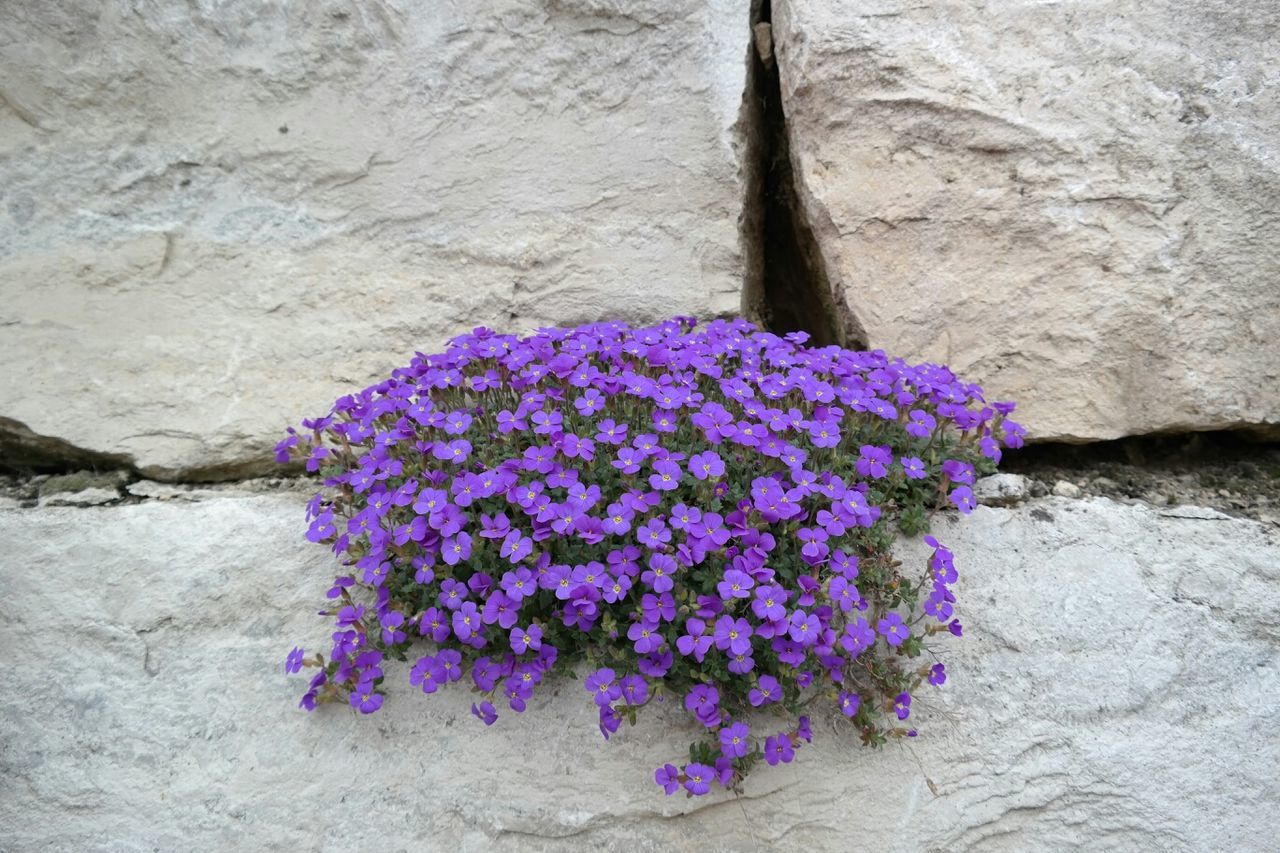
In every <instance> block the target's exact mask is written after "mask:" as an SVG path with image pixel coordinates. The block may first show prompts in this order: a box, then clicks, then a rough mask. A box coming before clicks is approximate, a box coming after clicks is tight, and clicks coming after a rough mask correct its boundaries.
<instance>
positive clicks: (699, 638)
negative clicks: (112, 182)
mask: <svg viewBox="0 0 1280 853" xmlns="http://www.w3.org/2000/svg"><path fill="white" fill-rule="evenodd" d="M806 339H807V338H806V336H805V335H804V333H792V334H789V335H787V336H785V337H780V336H778V335H774V334H771V333H767V332H763V331H759V330H757V329H756V328H755V327H753V326H752V325H751V324H749V323H747V322H746V321H743V320H732V321H729V320H716V321H713V322H709V323H705V324H703V325H698V324H697V323H696V322H695V321H694V320H693V319H691V318H685V317H678V318H675V319H672V320H670V321H667V322H665V323H662V324H660V325H657V326H653V327H650V328H641V329H632V328H630V327H628V326H627V325H625V324H622V323H602V324H594V325H586V326H581V327H578V328H572V329H545V330H541V331H539V332H538V333H537V334H534V335H532V336H530V337H526V338H519V337H515V336H511V335H502V334H497V333H495V332H492V331H489V330H486V329H477V330H475V331H474V332H473V333H471V334H467V335H462V336H460V337H458V338H455V339H454V340H453V341H451V342H450V344H449V347H448V349H447V351H446V352H444V353H442V354H438V355H423V354H421V353H419V354H418V355H417V357H416V358H414V360H413V362H412V363H411V364H410V365H409V366H408V367H405V368H402V369H399V370H396V371H395V372H394V373H393V374H392V376H391V377H390V378H389V379H387V380H385V381H383V382H380V383H378V384H376V385H374V386H372V387H370V388H367V389H365V390H364V391H362V392H360V393H359V394H354V395H350V396H346V397H343V398H341V399H339V400H338V401H337V403H336V404H335V405H334V407H333V409H332V411H331V412H330V414H328V415H327V416H325V417H322V418H317V419H314V420H307V421H304V422H303V424H302V427H303V428H302V430H301V431H295V430H292V429H291V430H290V431H289V434H288V436H287V437H286V438H285V439H284V440H283V441H282V442H281V443H280V444H279V446H278V447H277V456H278V458H279V459H280V460H281V461H288V460H290V459H303V460H305V463H306V467H307V469H308V470H309V471H312V472H319V473H320V475H321V476H322V477H323V482H324V490H323V491H322V492H321V493H320V494H317V495H316V496H315V497H314V498H313V499H312V500H311V502H310V504H309V505H308V510H307V517H308V522H309V527H308V530H307V538H308V539H310V540H311V541H313V542H320V543H325V544H327V545H329V546H330V547H331V548H332V550H333V551H334V553H335V554H337V555H338V557H339V558H340V560H341V562H342V564H343V566H344V567H345V572H344V574H343V575H342V576H340V577H338V578H337V579H336V580H335V582H334V584H333V587H332V589H330V590H329V593H328V596H329V599H330V600H331V601H332V604H331V606H330V607H329V608H328V609H327V610H326V611H325V614H326V615H328V616H331V617H333V618H334V620H335V623H336V630H335V632H334V633H333V646H332V649H331V650H330V651H329V653H328V656H327V658H326V656H325V655H323V654H312V655H306V654H305V653H304V652H303V651H302V650H300V649H294V650H293V652H292V653H290V655H289V656H288V660H287V662H286V664H285V668H286V671H288V672H297V671H299V670H300V669H301V668H303V667H304V666H306V667H312V668H315V669H317V670H318V671H317V673H316V674H315V676H314V677H313V678H312V679H311V683H310V686H309V688H308V690H307V691H306V694H305V695H304V696H303V698H302V703H301V704H302V706H303V707H304V708H307V709H308V710H311V709H313V708H314V707H315V706H316V705H317V704H319V703H323V702H347V703H350V705H351V706H353V707H354V708H356V709H358V710H359V711H360V712H362V713H366V714H368V713H373V712H375V711H377V710H378V709H379V708H380V707H381V706H382V703H383V692H382V684H383V681H384V678H385V677H386V676H385V673H384V670H383V666H384V664H387V663H388V660H389V659H396V660H402V661H407V660H408V658H407V654H408V652H409V650H410V649H411V647H413V646H415V645H417V644H419V643H424V644H425V647H424V648H423V649H422V650H423V651H426V652H427V653H426V654H422V655H421V656H420V657H417V658H416V660H414V662H413V663H412V665H411V667H410V670H409V681H410V683H411V684H412V685H414V686H416V687H418V688H420V689H421V690H422V692H424V693H434V692H436V691H437V690H439V689H440V688H442V687H444V686H446V685H449V684H451V683H453V682H458V681H464V680H465V681H467V682H469V683H470V685H471V687H472V689H473V691H474V692H475V693H476V694H477V695H476V700H475V702H474V703H473V704H472V713H473V714H474V715H475V716H476V717H477V718H478V719H479V720H480V721H481V722H482V723H483V724H484V725H486V726H488V725H492V724H493V723H494V722H495V721H496V720H497V719H498V717H499V713H500V710H499V709H504V710H505V709H509V710H510V711H512V712H515V713H520V712H523V711H524V710H525V709H526V708H528V707H529V705H530V702H531V700H532V699H533V697H534V695H535V693H536V692H537V690H538V687H539V685H541V684H543V683H544V682H545V681H546V679H547V678H548V677H549V676H552V675H554V674H558V673H569V672H571V667H573V666H575V665H577V666H579V667H581V666H585V667H586V668H587V669H588V670H589V674H587V675H586V677H585V679H584V681H583V686H584V687H585V690H586V692H587V694H588V695H589V696H590V697H591V700H592V701H594V703H595V705H596V706H597V707H598V709H599V721H600V731H601V733H602V734H603V735H604V737H605V738H606V739H607V738H608V737H609V736H610V735H611V734H612V733H613V732H615V731H617V729H618V727H619V725H620V724H621V722H622V721H623V720H624V719H626V720H628V721H629V722H631V723H634V722H635V719H636V713H637V711H638V710H639V709H640V708H642V707H644V706H645V705H647V704H649V703H651V702H655V701H664V700H666V699H667V698H671V699H672V700H673V701H675V702H676V703H679V704H681V705H682V706H683V707H684V708H685V709H686V710H687V711H688V712H689V713H690V714H691V715H692V716H693V718H694V719H696V720H697V723H698V724H700V725H701V726H703V727H705V729H706V736H705V738H704V739H702V740H701V741H699V742H697V743H694V744H693V745H692V746H691V747H690V755H689V759H688V761H687V762H683V763H682V765H680V766H677V765H675V764H666V765H664V766H663V767H660V768H658V770H657V772H656V773H655V780H656V781H657V783H658V785H660V786H661V787H662V788H663V789H664V790H665V791H666V792H667V793H668V794H670V793H674V792H676V791H677V790H680V789H684V790H685V791H687V792H688V793H689V794H692V795H701V794H705V793H707V792H708V791H709V790H710V788H711V785H712V784H713V783H715V784H718V785H721V786H724V787H734V786H736V785H737V783H738V782H739V781H740V780H741V779H742V778H743V776H744V774H745V773H746V772H747V771H748V770H749V769H750V768H751V767H752V765H753V764H755V763H757V762H758V761H759V760H760V759H763V760H764V761H765V762H766V763H768V764H771V765H773V764H778V763H780V762H781V763H787V762H790V761H792V760H793V759H794V758H795V755H796V751H797V750H798V749H800V748H801V747H802V746H803V745H805V744H808V743H810V742H811V740H812V737H813V733H812V729H811V727H810V724H809V719H808V717H807V716H805V714H804V713H803V711H804V710H805V707H806V706H807V705H808V704H809V703H811V702H812V700H813V699H815V698H819V699H821V698H825V699H826V700H828V701H830V702H831V703H832V705H833V706H834V708H835V709H838V713H839V714H840V715H842V716H843V717H844V718H846V719H847V721H848V724H849V725H850V727H851V730H852V731H853V732H856V733H857V735H858V736H859V737H860V738H861V740H862V741H863V742H864V743H867V744H870V745H879V744H881V743H884V742H885V741H886V740H887V739H888V738H890V737H903V736H914V734H915V731H914V729H910V728H906V727H904V725H903V724H904V723H905V722H906V721H907V720H908V719H909V718H910V715H911V712H912V697H913V695H914V694H915V693H916V691H917V690H918V689H919V688H920V687H921V685H922V684H924V683H926V682H927V683H929V684H930V685H934V686H938V685H941V684H942V683H943V682H944V681H945V680H946V673H945V670H944V668H943V665H942V664H941V663H921V662H919V660H918V659H920V658H921V656H922V653H923V652H925V651H926V646H925V642H926V640H927V639H928V638H929V637H931V636H933V635H944V636H945V635H955V636H959V635H960V634H961V627H960V623H959V622H958V621H957V620H956V619H955V618H954V614H953V608H954V604H955V596H954V594H953V591H952V587H953V585H954V584H955V582H956V578H957V574H956V568H955V566H954V564H953V560H952V555H951V552H950V551H948V550H947V549H946V548H945V547H943V545H942V544H940V543H939V542H938V541H937V540H936V539H934V538H933V537H931V536H925V537H924V539H925V541H926V543H927V544H928V545H929V546H930V547H931V548H932V556H931V558H930V559H929V560H928V564H927V565H926V566H924V567H921V569H920V570H919V572H918V576H917V575H916V574H913V575H912V576H906V575H904V574H903V573H902V572H901V571H900V570H901V568H902V567H901V565H900V564H899V562H897V561H896V560H895V559H894V558H893V556H892V554H891V546H892V544H893V542H894V539H895V537H896V535H897V533H898V532H899V531H902V532H904V533H905V534H907V535H918V534H920V533H923V532H924V531H925V530H926V529H927V516H926V512H927V511H928V510H929V509H931V508H934V507H938V506H954V507H955V508H957V509H958V510H959V511H960V512H964V513H967V512H969V511H971V510H972V509H973V507H974V503H975V501H974V494H973V491H972V489H971V488H970V487H971V486H972V484H973V483H974V479H975V477H976V476H977V475H978V474H980V473H984V472H987V471H990V470H993V469H994V466H995V463H996V462H998V461H999V459H1000V453H1001V448H1002V447H1018V446H1020V445H1021V442H1022V435H1023V429H1022V427H1020V426H1019V425H1018V424H1016V423H1014V422H1013V421H1011V420H1008V417H1007V416H1008V415H1009V414H1010V413H1011V412H1012V410H1013V405H1012V404H1010V403H991V404H990V405H988V404H987V403H986V402H985V401H984V399H983V397H982V394H981V389H979V388H978V387H977V386H975V385H971V384H967V383H964V382H962V381H960V380H959V379H957V378H956V377H955V376H954V375H953V374H952V373H951V372H950V371H949V370H948V369H946V368H945V367H939V366H936V365H931V364H920V365H909V364H906V363H905V362H903V361H901V360H899V359H890V358H888V357H887V356H886V355H885V354H884V353H882V352H879V351H875V352H851V351H848V350H845V349H841V348H839V347H834V346H828V347H822V348H808V347H806V346H804V343H805V341H806ZM762 720H763V721H767V720H773V721H774V723H773V725H772V726H771V727H765V723H763V722H762ZM752 725H754V726H755V731H753V729H752ZM761 734H763V735H764V736H763V737H762V736H760V735H761Z"/></svg>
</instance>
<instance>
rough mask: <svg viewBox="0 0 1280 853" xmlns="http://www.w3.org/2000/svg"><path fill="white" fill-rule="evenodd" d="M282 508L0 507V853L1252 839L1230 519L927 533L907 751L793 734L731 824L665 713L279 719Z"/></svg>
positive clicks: (1278, 665) (1268, 585) (284, 596)
mask: <svg viewBox="0 0 1280 853" xmlns="http://www.w3.org/2000/svg"><path fill="white" fill-rule="evenodd" d="M302 503H303V502H302V500H300V499H299V498H298V497H297V496H287V497H286V496H258V497H233V498H228V497H222V498H211V499H208V500H205V501H202V502H200V503H177V502H168V503H162V502H159V501H148V502H144V503H139V504H133V505H123V506H118V507H111V508H103V509H31V510H23V511H19V512H5V513H0V539H2V540H3V541H4V542H5V543H6V554H5V560H4V562H3V564H2V565H3V569H2V570H0V571H2V572H3V583H4V588H5V595H4V596H2V597H0V648H4V649H7V650H10V652H11V656H12V655H14V654H16V655H18V656H19V658H18V660H19V662H20V665H15V666H12V667H10V668H9V672H8V674H9V683H8V684H7V685H6V689H5V690H4V691H2V692H0V768H3V770H2V772H0V830H2V831H3V837H4V839H5V842H4V845H5V848H6V849H7V850H13V851H29V850H154V849H161V850H187V849H192V850H224V849H253V850H279V851H298V850H338V849H352V848H353V847H367V846H371V845H372V846H376V847H377V848H378V849H385V850H410V849H436V848H439V849H450V850H462V851H470V850H475V851H480V850H486V851H487V850H513V851H515V850H520V851H523V850H566V851H568V850H583V849H625V850H708V849H715V850H766V849H806V850H832V851H847V850H849V849H850V848H851V846H857V847H859V848H862V847H865V848H867V849H880V850H884V849H888V850H897V851H915V850H956V851H964V850H1010V851H1021V850H1032V849H1054V850H1061V849H1090V850H1157V849H1158V850H1195V851H1199V850H1228V849H1262V848H1264V847H1265V839H1268V838H1270V837H1271V833H1272V830H1273V828H1274V827H1275V826H1276V825H1280V780H1278V778H1277V776H1276V773H1275V768H1276V767H1277V766H1278V765H1280V740H1277V739H1276V737H1275V733H1276V731H1277V730H1280V702H1277V701H1276V698H1277V696H1278V695H1280V597H1277V596H1276V595H1275V594H1274V592H1275V589H1276V585H1277V584H1278V583H1280V542H1277V540H1276V539H1275V538H1274V533H1272V534H1268V533H1267V530H1266V529H1264V527H1263V526H1262V525H1260V524H1258V523H1255V522H1248V521H1239V520H1218V521H1202V520H1197V519H1190V518H1169V517H1166V516H1163V515H1160V514H1158V513H1157V512H1155V511H1154V510H1152V509H1150V508H1148V507H1144V506H1125V505H1121V504H1117V503H1113V502H1111V501H1108V500H1105V499H1089V500H1083V501H1064V500H1059V499H1052V498H1051V499H1047V500H1038V501H1033V502H1031V503H1029V504H1026V505H1023V506H1021V507H1018V508H1016V509H993V508H989V507H979V508H978V509H977V510H975V511H974V512H973V513H972V515H970V516H968V517H964V518H959V517H956V516H954V515H952V516H950V517H946V518H940V519H939V520H938V521H937V523H936V524H935V528H934V532H935V534H936V535H937V536H938V537H939V538H940V539H941V540H942V541H943V542H945V543H947V544H949V545H950V546H951V547H952V548H953V549H954V550H955V552H956V562H957V566H958V568H959V571H960V581H959V585H958V588H957V594H958V596H959V611H958V615H959V617H960V618H961V620H962V621H963V623H964V626H965V636H964V638H963V639H960V640H956V639H952V638H949V637H948V638H946V639H944V640H943V641H940V642H939V643H938V645H939V647H940V650H941V652H942V654H943V658H944V659H945V660H946V662H947V663H948V670H949V673H950V677H949V680H948V682H947V684H946V685H945V687H943V688H942V689H940V690H936V691H928V692H922V693H921V695H920V696H919V697H918V698H917V700H916V702H915V703H914V705H913V714H912V721H913V722H914V723H916V724H917V725H918V726H919V729H920V732H921V734H920V737H919V738H917V739H915V740H914V741H911V742H910V743H909V744H905V745H892V746H890V747H887V748H885V749H883V750H880V751H877V752H873V751H869V750H866V749H864V748H862V747H860V746H858V745H856V744H855V743H854V740H853V738H852V737H851V736H850V735H849V733H848V732H847V730H839V732H838V731H837V730H836V729H835V728H834V726H833V719H832V717H831V716H830V715H829V714H826V713H817V714H816V715H815V730H816V742H815V744H814V745H813V746H812V747H806V748H805V749H804V750H802V751H801V753H800V755H799V757H798V760H797V761H796V763H794V764H793V765H790V766H781V767H777V768H770V767H767V766H761V767H760V769H759V770H758V771H757V772H756V773H754V774H753V775H752V776H751V778H750V779H749V780H748V783H747V785H746V793H745V796H744V798H743V799H742V800H741V801H738V802H734V801H733V798H732V797H731V796H728V795H724V794H716V795H713V796H711V797H708V798H705V799H702V800H693V801H690V800H686V799H684V798H683V797H674V798H666V797H664V796H663V795H662V793H661V791H660V790H658V789H657V788H655V787H654V786H653V784H652V781H651V778H650V774H651V773H652V770H653V768H654V767H655V766H657V765H659V764H661V763H664V762H666V761H669V760H674V759H678V758H679V756H680V754H681V752H682V750H684V749H687V744H688V743H689V741H691V740H692V739H693V738H694V737H695V735H696V734H697V731H696V730H697V728H698V727H697V725H696V723H695V724H693V725H690V723H691V720H690V719H689V718H688V717H687V716H686V715H685V714H684V713H683V712H682V711H674V710H673V709H667V710H662V709H659V710H658V712H657V713H655V714H653V715H649V714H646V715H644V718H643V719H642V722H641V724H640V725H639V726H637V727H636V728H634V729H631V728H626V727H624V728H623V730H622V731H620V732H619V734H618V735H616V736H615V737H614V739H613V740H612V741H611V742H609V743H605V742H603V741H602V740H601V738H600V735H599V733H598V731H597V730H596V720H595V711H594V706H593V705H592V704H591V702H590V698H589V697H588V696H587V694H586V693H584V692H583V690H582V688H581V685H580V684H577V683H562V684H559V685H556V684H551V685H546V686H545V687H544V689H543V691H542V693H541V694H540V695H539V696H537V697H536V698H535V699H534V700H533V702H532V703H531V708H530V711H529V713H527V714H526V715H524V716H522V717H517V716H515V715H513V714H506V715H504V716H503V718H502V719H500V720H499V722H498V723H497V724H496V725H495V726H493V727H492V728H491V729H485V728H484V727H483V726H481V724H480V723H479V722H478V721H477V720H475V719H474V718H472V717H471V716H470V714H469V713H468V707H469V705H470V702H471V696H470V694H468V693H467V692H466V691H465V690H449V691H444V692H442V693H440V694H437V695H435V696H432V697H424V696H422V695H421V694H420V693H417V692H416V691H415V690H413V689H412V688H411V687H410V686H409V685H408V684H407V673H408V666H407V665H397V666H395V667H394V668H393V669H392V670H391V672H390V678H389V682H390V684H391V685H392V687H391V693H392V695H391V696H390V698H389V699H388V702H387V704H386V706H385V707H384V709H383V710H382V711H381V712H379V713H378V714H377V715H375V716H372V717H367V718H362V717H359V716H357V715H356V714H354V713H353V712H352V711H351V710H350V709H348V708H336V707H328V708H323V709H321V710H320V711H318V712H317V713H316V714H314V715H310V716H308V715H307V714H305V713H303V712H302V711H300V710H298V709H297V707H296V703H297V697H298V694H299V693H300V692H301V690H302V688H303V680H302V679H301V678H299V677H292V678H289V677H286V676H285V675H284V674H283V672H282V661H283V658H284V656H285V653H286V652H287V651H288V650H289V648H290V647H291V646H292V645H293V644H294V643H298V644H301V645H303V646H304V647H306V648H308V649H318V648H323V647H326V645H327V634H328V627H327V623H326V621H325V620H324V619H321V618H319V617H317V616H316V615H315V611H316V610H317V609H318V608H319V607H320V606H322V604H323V602H324V591H325V589H326V588H327V587H328V585H329V580H330V577H331V574H332V573H333V572H334V570H335V565H334V562H333V558H332V556H331V555H330V554H329V553H328V552H327V551H326V550H325V549H323V548H320V547H318V546H314V545H311V544H309V543H307V542H306V541H304V539H303V538H302V535H301V534H302V530H303V507H302ZM901 556H902V557H903V558H904V559H906V560H908V561H910V562H911V563H913V564H922V563H921V561H922V560H923V559H924V557H925V551H924V550H922V549H921V548H920V547H918V546H911V547H904V548H903V549H902V551H901ZM759 725H760V727H761V728H764V727H765V726H767V723H766V722H764V721H763V720H761V721H760V722H759Z"/></svg>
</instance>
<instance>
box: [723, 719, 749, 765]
mask: <svg viewBox="0 0 1280 853" xmlns="http://www.w3.org/2000/svg"><path fill="white" fill-rule="evenodd" d="M750 733H751V730H750V729H749V728H748V727H747V724H746V723H734V724H732V725H730V726H728V727H726V728H723V729H721V730H720V752H721V753H722V754H723V755H724V757H725V758H742V757H743V756H745V755H746V754H747V747H748V746H749V745H750V740H749V739H748V737H749V735H750Z"/></svg>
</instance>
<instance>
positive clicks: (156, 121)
mask: <svg viewBox="0 0 1280 853" xmlns="http://www.w3.org/2000/svg"><path fill="white" fill-rule="evenodd" d="M747 34H748V28H747V11H746V9H745V7H742V6H741V4H738V3H735V2H732V0H712V2H704V0H676V2H669V0H543V2H521V0H484V2H476V3H431V4H426V5H423V4H415V3H409V2H403V0H374V2H368V3H365V2H352V0H326V2H322V3H313V2H302V0H253V1H252V2H244V3H240V2H238V3H233V4H226V3H215V2H204V1H203V0H201V2H192V3H182V2H171V0H159V2H146V3H125V2H97V0H93V2H90V1H89V0H76V2H69V3H68V2H60V3H47V2H36V0H16V2H6V3H4V4H3V8H0V202H2V204H0V327H3V329H4V332H3V351H4V356H5V359H4V360H5V370H4V371H3V373H0V376H2V377H3V378H2V379H0V417H3V418H9V419H12V420H14V421H17V422H19V423H20V424H25V425H26V426H27V427H29V428H30V430H32V431H34V433H36V434H37V435H38V436H46V437H51V438H56V439H63V440H65V441H67V442H70V443H71V444H72V445H75V446H78V447H81V448H84V449H87V450H91V451H99V452H106V453H111V454H116V455H119V454H124V455H125V456H127V457H128V458H130V459H132V460H133V461H135V462H136V463H137V464H138V465H139V466H140V467H141V468H142V469H143V470H144V471H145V472H148V473H150V474H152V475H156V476H173V475H175V474H179V473H187V474H191V473H197V474H198V473H201V472H202V471H203V472H206V473H207V472H209V471H210V470H212V471H214V472H217V471H219V470H221V471H226V472H231V471H232V470H233V469H234V467H235V466H236V465H237V464H238V463H244V462H246V461H248V462H258V461H261V460H262V459H264V458H266V456H267V454H266V450H268V449H269V447H270V443H271V442H273V441H274V440H275V439H276V438H277V436H278V433H279V432H280V431H281V430H282V429H283V427H284V426H285V425H287V424H288V423H291V422H293V421H294V420H296V418H297V417H298V415H299V414H300V413H304V412H305V413H322V412H323V411H325V410H327V407H328V405H329V404H330V403H331V402H332V400H333V399H334V398H335V397H337V396H338V395H339V394H340V393H343V392H345V391H346V390H348V389H350V388H351V387H352V386H356V387H361V386H363V384H365V383H367V382H368V381H370V380H372V379H375V378H377V377H379V376H383V375H386V374H387V373H389V372H390V370H391V369H392V368H393V367H395V366H397V365H399V364H403V363H405V362H406V361H407V360H408V358H409V357H411V355H412V353H413V352H414V351H415V350H427V351H430V350H432V349H434V348H436V347H438V346H439V345H440V344H442V343H443V342H444V340H445V339H446V338H447V337H449V336H452V335H453V334H457V333H459V332H461V331H465V330H468V329H470V328H471V327H473V326H475V325H479V324H488V325H493V326H501V327H502V328H504V329H514V330H525V329H532V328H536V327H538V326H542V325H553V324H556V325H558V324H566V323H576V322H581V321H588V320H596V319H607V318H616V317H621V318H624V319H630V320H646V319H654V318H665V317H668V316H670V315H671V314H673V313H689V314H696V315H701V316H707V315H717V314H726V313H732V312H735V311H736V310H737V309H738V307H739V304H740V296H739V293H740V288H741V282H742V277H743V274H744V265H745V263H746V261H745V254H744V250H743V247H742V246H741V245H740V239H739V225H738V219H739V215H740V213H741V211H742V207H743V199H742V195H743V188H744V186H745V180H744V179H743V176H742V164H741V162H740V156H741V154H742V140H741V129H740V128H739V127H738V126H737V122H738V114H739V110H740V106H741V103H742V96H743V87H744V84H745V74H746V70H745V69H746V63H745V56H746V50H747ZM4 432H5V429H4V424H2V423H0V433H4ZM10 432H12V430H10ZM11 437H12V436H11ZM3 438H4V435H0V439H3Z"/></svg>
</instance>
